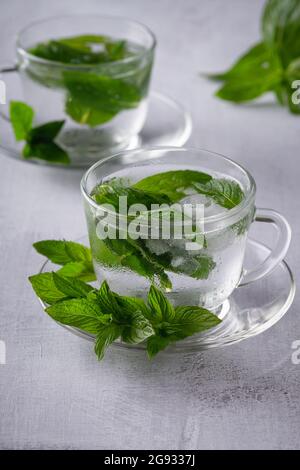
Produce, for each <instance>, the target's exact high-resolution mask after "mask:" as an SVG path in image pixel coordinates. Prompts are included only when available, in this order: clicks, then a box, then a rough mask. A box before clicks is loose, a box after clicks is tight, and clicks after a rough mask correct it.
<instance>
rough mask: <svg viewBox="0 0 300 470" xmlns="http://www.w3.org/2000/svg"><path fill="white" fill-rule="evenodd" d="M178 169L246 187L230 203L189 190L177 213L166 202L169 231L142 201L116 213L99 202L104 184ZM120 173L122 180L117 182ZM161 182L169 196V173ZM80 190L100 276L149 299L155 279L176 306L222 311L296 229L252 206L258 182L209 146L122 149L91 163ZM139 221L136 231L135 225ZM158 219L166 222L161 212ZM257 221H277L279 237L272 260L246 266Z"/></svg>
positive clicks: (263, 271)
mask: <svg viewBox="0 0 300 470" xmlns="http://www.w3.org/2000/svg"><path fill="white" fill-rule="evenodd" d="M174 170H195V171H197V172H205V173H207V174H209V175H211V176H213V177H214V178H215V179H218V181H222V182H224V179H225V181H226V180H230V181H231V182H234V183H235V184H238V185H239V187H240V189H242V191H243V198H242V199H241V202H240V203H238V204H237V205H235V206H234V207H232V208H231V209H228V208H226V207H221V206H220V204H219V203H215V202H214V200H212V199H211V198H210V197H207V195H205V194H194V193H193V192H191V191H190V192H189V193H188V194H186V195H183V196H182V197H181V200H180V201H179V208H178V207H177V206H176V208H175V209H176V210H175V211H174V212H173V217H171V218H169V214H170V211H168V208H165V209H164V211H165V212H164V211H161V214H162V213H164V214H165V215H167V216H168V217H165V219H166V220H167V221H168V222H170V221H171V230H170V231H169V233H168V231H166V232H165V233H163V230H162V226H161V225H160V230H157V225H158V224H157V220H158V218H157V217H153V218H151V214H153V212H155V210H152V209H151V212H149V210H144V209H143V207H142V208H140V209H139V210H138V212H134V211H133V212H130V211H128V210H127V212H126V211H123V208H124V206H122V211H121V210H120V207H121V206H120V205H119V206H118V207H119V211H117V213H116V214H114V213H113V207H112V208H111V207H110V206H109V205H104V204H100V205H99V204H98V203H97V202H96V201H95V194H98V192H97V191H98V190H97V188H99V186H98V185H99V184H101V185H103V184H105V183H107V182H108V184H109V185H111V184H112V185H113V184H116V181H123V182H125V185H127V186H128V181H130V184H134V183H136V182H138V181H140V180H141V179H143V178H145V177H148V176H150V175H155V174H158V173H166V172H169V171H174ZM119 177H120V178H122V180H116V178H119ZM169 177H170V181H171V175H170V176H169ZM112 178H113V179H112ZM160 179H161V178H160ZM118 184H120V183H118ZM122 184H123V183H122ZM156 184H157V185H160V188H161V189H163V190H164V191H165V193H166V194H168V189H169V190H170V187H169V186H168V178H167V179H163V180H162V181H159V179H158V180H157V181H156ZM222 184H223V183H222ZM95 188H96V189H95ZM103 188H104V189H103ZM153 189H154V190H155V189H156V188H155V187H154V188H153ZM176 189H177V190H181V189H180V188H178V187H177V188H176ZM223 189H224V188H223ZM81 190H82V194H83V199H84V206H85V214H86V220H87V225H88V233H89V240H90V245H91V250H92V257H93V262H94V267H95V271H96V275H97V279H98V280H99V281H100V282H102V281H103V280H104V279H106V280H107V282H108V284H109V286H110V288H111V289H112V290H114V291H116V292H118V293H120V294H122V295H129V296H136V297H142V298H145V297H146V295H147V292H148V289H149V286H150V285H151V283H152V282H154V283H157V284H159V285H160V286H161V288H162V289H164V290H165V292H166V295H167V296H168V298H169V299H170V300H171V301H172V302H173V304H174V305H198V306H203V307H205V308H208V309H210V310H213V311H218V309H220V308H221V306H222V304H223V303H224V302H225V301H226V299H227V298H228V297H229V296H230V295H231V293H232V292H233V290H234V289H236V288H237V287H238V286H241V285H245V284H248V283H251V282H255V281H257V280H259V279H261V278H263V277H264V276H266V275H267V274H268V273H270V272H271V271H272V270H273V269H274V268H275V267H276V266H277V265H278V264H279V263H280V261H282V259H283V258H284V256H285V254H286V252H287V250H288V247H289V243H290V238H291V231H290V227H289V224H288V222H287V221H286V220H285V218H284V217H283V216H282V215H280V214H279V213H277V212H275V211H274V210H271V209H256V208H255V193H256V187H255V182H254V180H253V178H252V176H251V175H250V174H249V173H248V172H247V171H246V170H245V169H243V168H242V167H241V166H240V165H238V164H237V163H235V162H234V161H232V160H230V159H228V158H226V157H224V156H221V155H218V154H215V153H212V152H209V151H206V150H197V149H189V148H180V149H178V148H153V149H138V150H131V151H125V152H121V153H119V154H117V155H114V156H112V157H109V158H107V159H105V160H103V161H101V162H97V163H96V164H94V165H93V166H92V167H91V168H90V169H89V170H88V171H87V172H86V173H85V175H84V176H83V178H82V182H81ZM103 190H105V191H106V189H105V186H102V191H103ZM109 191H110V190H109ZM109 191H108V193H109ZM118 191H119V192H118V194H119V195H120V196H122V195H124V194H126V191H125V192H124V191H123V190H122V188H121V189H118ZM109 194H110V193H109ZM228 194H229V197H230V193H228ZM120 196H119V202H120ZM138 197H139V196H138ZM143 198H144V196H142V197H141V201H140V202H142V203H143V202H144V201H143ZM129 199H130V197H128V201H129ZM221 203H222V201H221ZM198 206H199V208H200V210H199V211H197V209H198ZM225 206H226V204H225ZM151 207H152V206H151ZM180 208H184V209H186V208H187V209H188V210H187V215H188V217H187V218H184V217H177V216H175V215H176V214H177V213H178V212H179V209H180ZM127 209H128V206H127ZM135 209H136V208H135ZM195 209H196V211H195ZM176 211H177V212H176ZM157 213H159V211H157ZM133 214H135V216H136V217H135V218H134V217H133ZM195 214H196V218H195ZM108 216H109V217H108ZM181 216H182V214H181ZM137 219H138V220H139V230H138V232H139V236H137V235H136V231H135V229H132V228H131V226H130V225H131V222H132V221H133V220H134V221H135V222H136V220H137ZM124 220H125V224H124ZM159 220H160V223H161V222H162V220H164V217H162V218H160V219H159ZM104 221H105V223H104ZM149 221H150V222H149ZM254 221H256V222H260V223H262V222H263V223H268V224H269V223H270V224H273V225H275V227H276V228H277V231H278V237H277V241H276V243H275V247H274V248H273V249H272V252H271V254H270V255H269V256H268V257H267V259H265V260H264V261H263V262H262V263H261V264H259V265H258V266H255V267H254V268H253V269H251V270H250V271H246V270H245V269H244V268H243V262H244V254H245V249H246V244H247V237H248V232H249V228H250V226H251V224H252V222H254ZM107 222H108V223H107ZM186 222H191V223H186ZM185 225H187V227H189V230H188V231H187V232H185V231H184V230H182V232H181V234H182V233H183V232H184V234H183V236H182V237H181V238H180V236H179V237H178V238H177V237H176V236H175V233H176V227H178V226H181V228H182V227H183V226H185ZM116 227H117V228H118V229H117V230H115V229H116ZM135 227H136V225H135ZM103 228H104V230H103ZM152 228H154V230H153V231H152ZM191 228H192V231H191V230H190V229H191ZM126 230H127V231H126ZM113 234H114V235H113Z"/></svg>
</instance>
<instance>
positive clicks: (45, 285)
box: [29, 273, 68, 304]
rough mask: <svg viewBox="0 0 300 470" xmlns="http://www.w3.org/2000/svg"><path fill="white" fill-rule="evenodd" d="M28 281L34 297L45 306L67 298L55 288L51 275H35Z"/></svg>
mask: <svg viewBox="0 0 300 470" xmlns="http://www.w3.org/2000/svg"><path fill="white" fill-rule="evenodd" d="M29 281H30V282H31V285H32V287H33V290H34V292H35V293H36V295H37V296H38V297H39V298H40V299H41V300H43V301H44V302H46V303H47V304H53V303H55V302H58V301H60V300H64V299H67V298H68V295H66V294H65V293H64V292H62V291H61V290H60V289H58V288H57V286H56V284H55V282H54V280H53V275H52V273H40V274H35V275H33V276H30V277H29Z"/></svg>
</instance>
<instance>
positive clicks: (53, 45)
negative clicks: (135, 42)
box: [29, 34, 129, 64]
mask: <svg viewBox="0 0 300 470" xmlns="http://www.w3.org/2000/svg"><path fill="white" fill-rule="evenodd" d="M99 45H101V46H103V47H102V49H101V48H99ZM95 46H98V47H97V50H96V47H95ZM29 52H30V53H31V54H33V55H35V56H37V57H41V58H43V59H46V60H51V61H55V62H61V63H63V64H99V63H106V62H111V61H114V60H120V59H123V58H125V57H127V56H129V51H128V49H127V42H126V41H125V40H116V41H114V40H112V39H111V38H109V37H107V36H100V35H95V34H85V35H80V36H72V37H67V38H62V39H56V40H50V41H47V42H42V43H38V44H36V45H35V46H34V47H32V48H31V49H29Z"/></svg>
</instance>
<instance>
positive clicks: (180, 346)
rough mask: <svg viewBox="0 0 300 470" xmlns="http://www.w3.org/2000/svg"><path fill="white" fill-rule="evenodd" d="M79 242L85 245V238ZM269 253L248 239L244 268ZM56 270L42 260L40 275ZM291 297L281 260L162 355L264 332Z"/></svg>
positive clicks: (287, 272)
mask: <svg viewBox="0 0 300 470" xmlns="http://www.w3.org/2000/svg"><path fill="white" fill-rule="evenodd" d="M79 241H80V242H81V243H84V244H86V245H88V241H87V237H84V238H82V239H80V240H79ZM270 252H271V250H270V249H269V248H268V247H266V246H265V245H263V244H261V243H259V242H257V241H254V240H252V239H248V242H247V249H246V257H245V263H244V265H245V268H246V269H251V267H252V266H255V265H257V264H258V263H261V262H262V261H263V260H264V259H265V258H266V257H267V256H268V255H269V254H270ZM56 269H57V266H55V265H53V264H52V263H50V262H49V261H46V262H45V263H44V264H43V266H42V268H41V270H40V272H41V273H42V272H48V271H53V270H56ZM294 295H295V283H294V279H293V274H292V272H291V270H290V268H289V266H288V265H287V263H286V262H285V261H282V262H281V263H280V264H279V265H278V266H277V267H276V268H275V269H274V270H273V271H272V272H271V273H270V274H269V275H268V276H265V277H264V278H263V279H260V280H259V281H256V282H253V283H251V284H247V285H244V286H241V287H238V288H237V289H235V291H234V292H233V293H232V295H231V296H230V297H229V299H228V300H226V302H225V303H224V304H223V306H222V308H221V311H220V313H219V317H220V318H221V319H222V322H221V323H220V324H219V325H218V326H217V327H215V328H212V329H210V330H208V331H207V332H204V333H201V334H197V335H193V336H190V337H189V338H187V339H185V340H183V341H179V342H178V343H174V345H172V346H169V347H168V348H167V350H166V352H167V353H178V352H191V351H194V352H197V351H201V350H205V349H210V348H219V347H223V346H227V345H230V344H235V343H237V342H239V341H242V340H244V339H247V338H251V337H252V336H256V335H258V334H260V333H262V332H264V331H266V330H268V329H269V328H270V327H271V326H273V325H274V324H275V323H277V322H278V320H280V318H282V317H283V315H284V314H285V313H286V312H287V311H288V309H289V307H290V305H291V304H292V301H293V299H294ZM41 304H42V306H43V308H45V307H46V305H45V304H44V303H43V302H42V301H41ZM49 318H50V317H49ZM59 325H60V326H62V327H64V328H66V329H67V330H69V331H70V332H71V333H73V334H75V335H77V336H80V337H81V338H84V339H87V340H89V341H94V336H93V335H92V334H89V333H86V332H84V331H82V330H79V329H77V328H73V327H70V326H66V325H62V324H59ZM113 345H114V346H116V347H119V348H129V349H145V345H144V344H138V345H129V344H126V343H122V342H121V341H116V342H115V343H113Z"/></svg>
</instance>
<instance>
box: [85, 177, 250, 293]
mask: <svg viewBox="0 0 300 470" xmlns="http://www.w3.org/2000/svg"><path fill="white" fill-rule="evenodd" d="M191 190H192V191H193V192H194V193H198V194H202V195H204V196H206V197H207V198H210V199H212V200H213V201H214V202H215V203H216V204H218V205H220V206H221V207H224V208H226V209H228V210H229V209H232V208H233V207H235V206H237V205H238V204H240V203H241V202H242V201H243V199H244V193H243V190H242V188H241V187H240V185H239V184H238V183H237V182H236V181H234V180H231V179H225V178H214V177H212V176H211V175H209V174H207V173H204V172H198V171H192V170H175V171H167V172H162V173H157V174H155V175H151V176H148V177H146V178H144V179H142V180H140V181H138V182H137V183H135V184H133V185H130V184H129V183H128V182H126V181H125V180H123V179H122V178H114V179H111V180H110V181H107V182H105V183H102V184H100V185H98V186H96V187H95V188H94V190H93V192H92V198H93V199H94V200H95V201H96V202H97V203H98V204H99V205H103V204H111V205H112V206H113V207H114V208H115V209H116V212H117V213H118V208H119V198H120V196H126V197H127V204H128V206H131V205H133V204H136V203H140V204H143V205H144V206H145V207H146V208H147V209H148V210H151V206H152V204H159V205H161V204H164V203H166V204H168V205H172V204H174V203H176V202H178V201H180V200H181V199H182V198H184V197H185V196H187V195H188V194H189V193H190V191H191ZM128 220H129V221H130V219H128ZM116 235H117V236H116V238H115V239H111V238H106V239H104V240H99V239H97V236H96V234H94V237H93V239H94V242H93V246H94V252H95V256H96V258H97V261H98V262H99V263H101V264H103V265H105V266H109V267H115V266H116V265H119V266H122V267H125V268H127V269H130V270H131V271H134V272H136V273H137V274H139V275H140V276H144V277H146V278H148V279H149V280H150V281H151V282H152V283H155V284H158V285H159V286H160V287H161V288H163V289H169V288H171V287H172V284H171V280H170V277H169V275H168V273H169V272H173V273H176V274H184V275H186V276H189V277H192V278H194V279H207V278H208V277H209V275H210V272H211V271H212V270H213V269H214V268H215V265H216V264H215V261H214V260H213V258H212V257H211V255H210V254H209V253H208V252H207V251H206V250H205V249H202V250H201V251H200V253H199V252H197V253H194V252H192V251H191V252H188V251H187V250H186V249H185V247H184V246H180V244H178V245H176V243H175V245H174V244H172V242H171V241H170V240H159V241H158V242H157V241H156V240H152V239H150V240H144V239H143V238H138V239H137V240H133V239H132V238H130V237H128V238H127V239H122V238H121V237H119V232H118V233H117V234H116ZM120 238H121V239H120ZM203 238H204V241H205V236H204V235H203Z"/></svg>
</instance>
